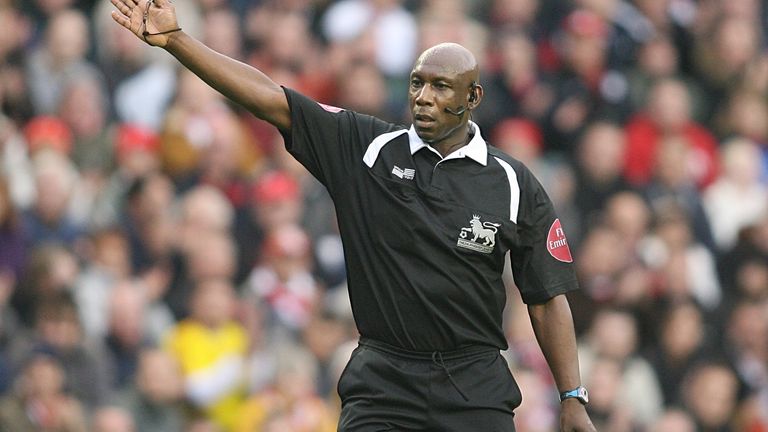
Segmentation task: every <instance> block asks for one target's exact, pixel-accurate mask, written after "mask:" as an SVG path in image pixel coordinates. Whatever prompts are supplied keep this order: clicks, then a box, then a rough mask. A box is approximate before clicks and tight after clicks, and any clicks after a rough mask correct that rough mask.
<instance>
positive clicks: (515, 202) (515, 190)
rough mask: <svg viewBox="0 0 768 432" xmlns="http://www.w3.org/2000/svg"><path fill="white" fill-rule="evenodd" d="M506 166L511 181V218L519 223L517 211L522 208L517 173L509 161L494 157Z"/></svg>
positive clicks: (508, 178)
mask: <svg viewBox="0 0 768 432" xmlns="http://www.w3.org/2000/svg"><path fill="white" fill-rule="evenodd" d="M493 158H494V159H496V161H497V162H498V163H499V165H501V167H502V168H504V171H506V173H507V180H508V181H509V195H510V196H509V220H511V221H512V222H514V223H517V212H518V211H519V209H520V185H519V184H518V183H517V173H515V170H514V168H512V166H511V165H509V164H508V163H507V162H505V161H503V160H501V159H499V158H497V157H496V156H494V157H493Z"/></svg>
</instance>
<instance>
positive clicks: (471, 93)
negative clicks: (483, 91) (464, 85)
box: [469, 81, 477, 103]
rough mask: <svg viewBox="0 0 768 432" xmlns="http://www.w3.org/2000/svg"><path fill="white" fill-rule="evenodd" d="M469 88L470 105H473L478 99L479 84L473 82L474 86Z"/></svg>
mask: <svg viewBox="0 0 768 432" xmlns="http://www.w3.org/2000/svg"><path fill="white" fill-rule="evenodd" d="M469 87H470V90H469V103H472V102H474V101H475V100H476V99H477V90H475V89H476V88H477V83H476V82H474V81H472V84H471V85H470V86H469Z"/></svg>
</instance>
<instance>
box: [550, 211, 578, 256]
mask: <svg viewBox="0 0 768 432" xmlns="http://www.w3.org/2000/svg"><path fill="white" fill-rule="evenodd" d="M547 250H548V251H549V254H550V255H552V257H553V258H555V259H556V260H558V261H562V262H566V263H569V262H573V257H572V256H571V249H570V248H569V247H568V240H567V239H566V238H565V231H563V227H562V226H561V225H560V219H555V221H554V222H553V223H552V226H551V227H549V233H548V234H547Z"/></svg>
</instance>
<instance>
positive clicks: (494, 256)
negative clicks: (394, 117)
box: [112, 0, 594, 432]
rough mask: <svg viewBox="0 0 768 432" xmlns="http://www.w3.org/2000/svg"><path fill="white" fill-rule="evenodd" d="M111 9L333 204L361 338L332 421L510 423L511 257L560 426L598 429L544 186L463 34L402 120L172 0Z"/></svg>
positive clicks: (364, 428)
mask: <svg viewBox="0 0 768 432" xmlns="http://www.w3.org/2000/svg"><path fill="white" fill-rule="evenodd" d="M112 3H113V4H114V5H115V6H116V7H117V11H115V12H113V13H112V17H113V18H114V19H115V21H117V22H118V23H119V24H121V25H122V26H124V27H126V28H128V29H129V30H131V31H132V32H133V33H135V34H136V35H137V36H139V37H140V38H142V39H143V40H145V41H146V42H147V43H149V44H151V45H155V46H159V47H163V48H165V49H166V50H167V51H168V52H169V53H171V54H172V55H173V56H175V57H176V58H177V59H178V60H179V61H180V62H181V63H182V64H183V65H184V66H186V67H187V68H189V69H190V70H191V71H192V72H194V73H195V74H197V75H198V76H200V77H201V78H202V79H203V80H205V81H206V82H207V83H208V84H209V85H211V86H212V87H214V88H215V89H216V90H218V91H220V92H221V93H223V94H224V95H226V96H227V97H229V98H230V99H232V100H234V101H235V102H237V103H239V104H241V105H242V106H244V107H246V108H247V109H248V110H250V111H251V112H252V113H253V114H254V115H256V116H257V117H259V118H261V119H264V120H266V121H268V122H270V123H271V124H273V125H274V126H276V127H277V128H278V129H279V130H280V132H281V133H282V135H283V137H284V138H285V143H286V148H287V149H288V151H289V152H290V153H291V154H292V155H293V156H294V157H295V158H296V159H297V160H298V161H299V162H301V163H302V164H303V165H304V166H305V167H306V168H307V169H308V170H309V171H310V172H311V173H312V174H313V175H314V176H315V177H317V179H318V180H320V181H321V182H322V183H323V184H324V185H325V186H326V187H327V188H328V191H329V192H330V194H331V197H332V198H333V201H334V204H335V207H336V212H337V215H338V221H339V227H340V231H341V238H342V240H343V243H344V252H345V257H346V263H347V268H348V275H349V276H348V278H349V281H348V282H349V283H348V285H349V294H350V298H351V301H352V309H353V311H354V317H355V322H356V324H357V327H358V330H359V332H360V335H361V338H360V343H359V345H358V347H357V348H356V349H355V350H354V352H353V353H352V357H351V359H350V360H349V363H348V364H347V367H346V369H345V371H344V373H343V374H342V376H341V379H340V381H339V385H338V390H339V395H340V396H341V400H342V412H341V419H340V422H339V431H354V432H358V431H360V432H369V431H370V432H379V431H435V432H438V431H439V432H445V431H457V432H507V431H514V430H515V428H514V423H513V416H514V414H513V411H514V409H515V408H516V407H517V406H519V405H520V403H521V400H522V397H521V394H520V390H519V388H518V386H517V384H516V383H515V381H514V379H513V377H512V375H511V374H510V372H509V368H508V366H507V363H506V361H505V360H504V358H503V357H502V356H501V355H500V350H503V349H506V348H507V343H506V340H505V337H504V333H503V331H502V310H503V308H504V305H505V302H506V295H505V290H504V284H503V282H502V277H501V275H502V271H503V267H504V263H505V255H506V254H507V253H510V254H511V262H512V270H513V274H514V277H515V282H516V284H517V286H518V287H519V289H520V291H521V294H522V298H523V301H525V302H526V304H528V311H529V314H530V316H531V322H532V324H533V328H534V330H535V332H536V336H537V339H538V341H539V345H540V346H541V348H542V351H543V352H544V354H545V356H546V358H547V361H548V363H549V365H550V369H551V370H552V373H553V375H554V378H555V382H556V384H557V387H558V389H559V391H560V392H561V393H560V398H561V400H562V402H561V404H562V409H561V416H560V427H561V430H563V431H594V427H593V426H592V424H591V422H590V420H589V418H588V416H587V414H586V410H585V407H584V404H586V403H587V394H586V390H585V389H584V388H583V387H581V383H580V378H579V366H578V360H577V356H576V341H575V336H574V330H573V322H572V318H571V312H570V308H569V306H568V302H567V300H566V298H565V296H564V294H565V293H566V292H568V291H570V290H573V289H576V288H577V284H576V280H575V275H574V271H573V268H572V265H571V261H572V259H571V255H570V251H569V249H568V244H567V241H566V238H565V235H564V233H563V228H562V227H561V225H560V222H559V220H558V219H557V217H556V215H555V212H554V209H553V208H552V204H551V202H550V200H549V198H548V197H547V194H546V193H545V191H544V189H543V188H542V187H541V185H540V184H539V182H538V181H537V180H536V179H535V178H534V177H533V176H532V175H531V173H530V172H529V171H528V170H527V169H526V167H525V166H523V165H522V164H521V163H520V162H518V161H517V160H515V159H513V158H511V157H509V156H507V155H506V154H504V153H502V152H500V151H499V150H497V149H495V148H494V147H491V146H489V145H488V144H487V143H486V142H485V141H484V140H483V138H482V137H481V133H480V130H479V128H478V127H477V125H476V124H474V123H472V122H471V121H470V120H469V113H470V112H471V111H472V110H473V109H475V108H476V107H477V106H478V104H479V103H480V102H481V101H482V98H483V88H482V86H480V84H479V83H478V80H479V73H478V66H477V62H476V61H475V58H474V57H473V56H472V54H471V53H470V52H469V51H467V50H466V49H465V48H463V47H461V46H460V45H456V44H441V45H437V46H435V47H432V48H430V49H428V50H426V51H425V52H424V53H422V54H421V56H420V57H419V59H418V60H417V61H416V64H415V66H414V68H413V71H412V72H411V78H410V85H409V104H410V109H411V114H412V119H413V125H412V126H410V128H403V127H400V126H398V125H394V124H390V123H387V122H384V121H382V120H380V119H377V118H375V117H371V116H367V115H363V114H359V113H355V112H350V111H344V110H341V109H337V108H334V107H328V106H324V105H320V104H318V103H317V102H314V101H312V100H310V99H308V98H306V97H304V96H302V95H301V94H299V93H296V92H294V91H292V90H289V89H283V88H281V87H280V86H278V85H277V84H275V83H274V82H273V81H272V80H271V79H269V77H267V76H266V75H264V74H263V73H261V72H260V71H259V70H257V69H255V68H252V67H250V66H248V65H245V64H243V63H240V62H237V61H235V60H233V59H230V58H228V57H226V56H223V55H221V54H218V53H216V52H214V51H213V50H211V49H209V48H207V47H206V46H205V45H203V44H202V43H200V42H199V41H197V40H195V39H194V38H192V37H190V36H189V35H187V34H186V33H184V32H183V31H182V30H181V29H180V28H179V26H178V23H177V20H176V14H175V11H174V8H173V5H172V4H171V2H170V1H169V0H154V1H153V0H112Z"/></svg>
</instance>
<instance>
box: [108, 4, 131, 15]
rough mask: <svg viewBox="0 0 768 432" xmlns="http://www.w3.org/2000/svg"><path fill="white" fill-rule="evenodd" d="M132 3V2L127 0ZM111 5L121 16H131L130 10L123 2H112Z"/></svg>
mask: <svg viewBox="0 0 768 432" xmlns="http://www.w3.org/2000/svg"><path fill="white" fill-rule="evenodd" d="M128 1H130V2H131V3H133V0H128ZM112 4H113V5H114V6H115V7H116V8H117V10H119V11H120V13H121V14H123V16H126V17H127V16H129V15H130V14H131V8H130V7H129V6H128V5H127V4H126V3H125V1H124V0H112Z"/></svg>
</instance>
